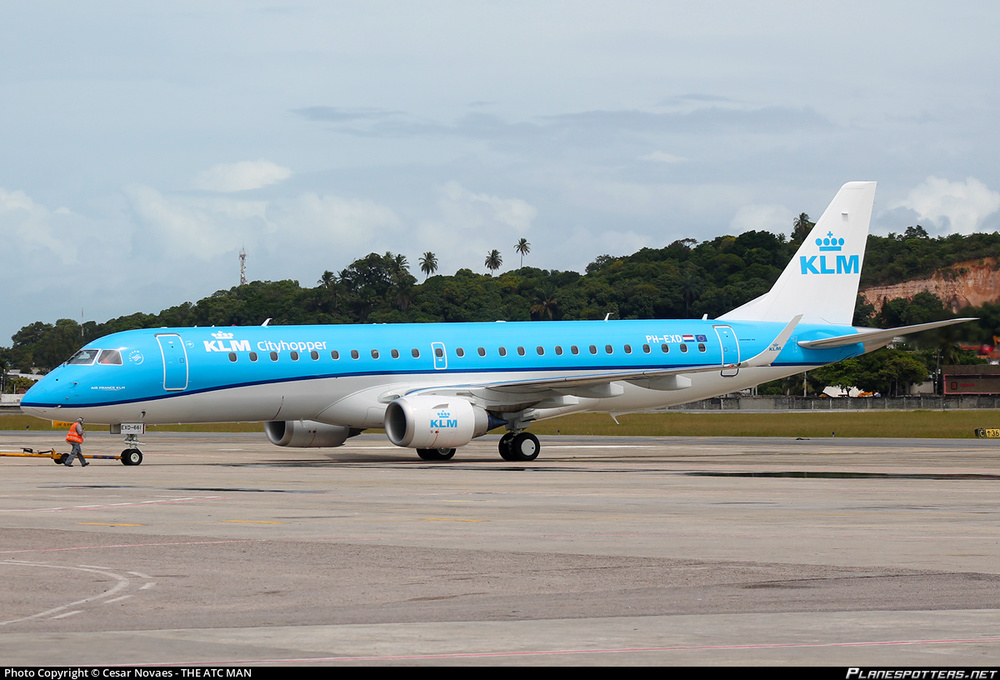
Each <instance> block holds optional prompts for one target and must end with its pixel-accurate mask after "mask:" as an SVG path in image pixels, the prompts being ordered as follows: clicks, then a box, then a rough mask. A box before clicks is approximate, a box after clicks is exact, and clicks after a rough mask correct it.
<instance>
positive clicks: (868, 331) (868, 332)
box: [799, 317, 976, 352]
mask: <svg viewBox="0 0 1000 680" xmlns="http://www.w3.org/2000/svg"><path fill="white" fill-rule="evenodd" d="M975 320H976V319H975V317H970V318H963V319H948V320H947V321H931V322H930V323H918V324H916V325H913V326H899V327H897V328H886V329H885V330H882V329H878V328H859V329H857V331H858V332H857V333H848V334H847V335H837V336H834V337H832V338H822V339H820V340H804V341H802V342H800V343H799V347H801V348H803V349H830V348H832V347H846V346H847V345H856V344H858V343H859V342H861V343H864V345H865V351H866V352H868V351H870V349H869V347H870V346H873V345H874V346H879V345H888V344H889V343H890V342H892V339H893V338H895V337H898V336H900V335H909V334H911V333H920V332H922V331H930V330H934V329H935V328H944V327H945V326H954V325H956V324H960V323H965V322H967V321H975Z"/></svg>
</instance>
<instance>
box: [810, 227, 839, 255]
mask: <svg viewBox="0 0 1000 680" xmlns="http://www.w3.org/2000/svg"><path fill="white" fill-rule="evenodd" d="M816 245H818V246H819V250H820V252H831V251H832V252H836V253H839V252H840V251H841V250H842V249H843V247H844V239H842V238H834V236H833V232H832V231H828V232H826V238H818V239H816Z"/></svg>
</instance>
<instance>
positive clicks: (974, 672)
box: [845, 668, 997, 680]
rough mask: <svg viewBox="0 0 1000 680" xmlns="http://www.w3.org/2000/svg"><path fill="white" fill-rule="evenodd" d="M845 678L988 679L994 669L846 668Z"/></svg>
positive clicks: (853, 679) (993, 674)
mask: <svg viewBox="0 0 1000 680" xmlns="http://www.w3.org/2000/svg"><path fill="white" fill-rule="evenodd" d="M845 677H846V678H847V680H990V678H996V677H997V671H996V670H987V669H982V668H946V669H941V668H935V669H929V670H923V669H919V668H873V669H871V670H868V669H865V668H848V669H847V675H846V676H845Z"/></svg>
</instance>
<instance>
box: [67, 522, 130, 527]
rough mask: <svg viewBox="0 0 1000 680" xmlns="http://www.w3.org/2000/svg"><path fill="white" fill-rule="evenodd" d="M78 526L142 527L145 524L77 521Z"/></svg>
mask: <svg viewBox="0 0 1000 680" xmlns="http://www.w3.org/2000/svg"><path fill="white" fill-rule="evenodd" d="M76 524H77V525H78V526H83V527H88V526H94V527H144V526H146V525H145V524H125V523H123V522H77V523H76Z"/></svg>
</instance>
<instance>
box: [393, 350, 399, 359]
mask: <svg viewBox="0 0 1000 680" xmlns="http://www.w3.org/2000/svg"><path fill="white" fill-rule="evenodd" d="M392 358H393V359H398V358H399V350H398V349H394V350H392Z"/></svg>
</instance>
